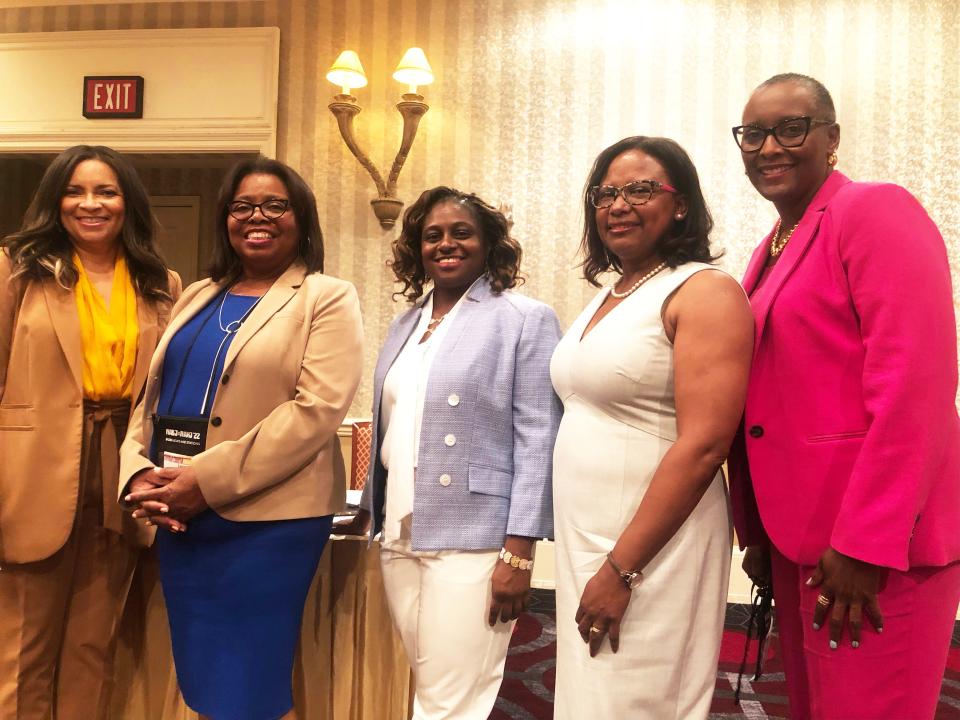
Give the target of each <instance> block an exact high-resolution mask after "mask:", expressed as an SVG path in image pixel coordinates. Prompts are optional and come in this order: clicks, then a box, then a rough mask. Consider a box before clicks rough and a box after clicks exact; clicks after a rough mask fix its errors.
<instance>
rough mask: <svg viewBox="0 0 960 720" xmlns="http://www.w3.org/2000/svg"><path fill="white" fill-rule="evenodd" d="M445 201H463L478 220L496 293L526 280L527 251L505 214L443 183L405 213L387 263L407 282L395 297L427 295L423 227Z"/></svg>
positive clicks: (423, 195) (414, 297) (485, 266)
mask: <svg viewBox="0 0 960 720" xmlns="http://www.w3.org/2000/svg"><path fill="white" fill-rule="evenodd" d="M443 202H455V203H459V204H460V205H462V206H463V207H465V208H467V209H468V210H469V211H470V214H471V215H472V216H473V219H474V222H476V223H477V229H478V230H479V232H480V239H481V240H482V242H483V246H484V250H485V252H486V260H485V263H484V268H485V269H484V273H485V274H486V276H487V278H488V279H489V281H490V288H491V289H492V290H493V292H495V293H500V292H503V291H504V290H506V289H508V288H512V287H515V286H516V285H518V284H520V283H522V282H523V277H522V276H521V275H520V260H521V259H522V257H523V250H522V249H521V248H520V243H518V242H517V241H516V240H514V239H513V238H512V237H510V223H509V222H508V221H507V218H506V217H505V216H504V214H503V213H502V212H500V211H499V210H497V209H496V208H495V207H493V206H492V205H490V204H488V203H486V202H484V201H483V200H481V199H480V198H479V197H477V196H476V195H474V194H473V193H465V192H462V191H460V190H456V189H454V188H451V187H446V186H444V185H440V186H438V187H435V188H431V189H430V190H425V191H424V192H423V193H421V195H420V197H419V198H417V201H416V202H415V203H414V204H413V205H411V206H410V207H408V208H407V210H406V212H404V214H403V229H402V230H401V231H400V237H398V238H397V239H396V240H394V242H393V246H392V248H391V249H392V250H393V260H391V261H388V262H387V265H389V266H390V268H391V269H392V270H393V274H394V275H396V277H397V282H399V283H402V284H403V289H402V290H400V291H399V292H395V293H394V294H393V296H394V297H396V296H397V295H403V296H404V297H406V298H407V299H408V300H409V301H410V302H416V301H417V299H418V298H420V296H422V295H423V286H424V284H426V283H427V282H428V281H429V278H427V274H426V271H425V270H424V268H423V256H422V255H421V252H420V240H421V238H422V236H423V226H424V223H425V222H426V220H427V216H428V215H429V214H430V211H431V210H433V208H434V207H436V206H437V205H439V204H440V203H443Z"/></svg>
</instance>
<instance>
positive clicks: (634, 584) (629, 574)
mask: <svg viewBox="0 0 960 720" xmlns="http://www.w3.org/2000/svg"><path fill="white" fill-rule="evenodd" d="M607 562H608V563H610V567H612V568H613V569H614V570H615V571H616V573H617V575H619V576H620V579H621V580H623V582H624V584H625V585H626V586H627V588H628V589H629V590H636V589H637V588H638V587H640V583H642V582H643V573H642V572H640V571H639V570H633V571H630V570H624V569H623V568H622V567H620V566H619V565H617V563H616V561H615V560H614V559H613V553H612V552H608V553H607Z"/></svg>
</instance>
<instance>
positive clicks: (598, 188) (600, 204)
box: [588, 180, 677, 210]
mask: <svg viewBox="0 0 960 720" xmlns="http://www.w3.org/2000/svg"><path fill="white" fill-rule="evenodd" d="M658 191H659V192H671V193H675V192H677V189H676V188H675V187H673V186H672V185H667V184H666V183H663V182H660V181H659V180H634V181H633V182H628V183H627V184H626V185H621V186H620V187H614V186H613V185H594V186H593V187H592V188H590V191H589V193H588V197H589V199H590V204H591V205H593V206H594V207H595V208H597V209H598V210H599V209H602V208H608V207H610V206H611V205H613V203H615V202H616V201H617V195H622V196H623V199H624V201H625V202H627V203H629V204H630V205H644V204H646V203H648V202H650V198H652V197H653V195H654V193H656V192H658Z"/></svg>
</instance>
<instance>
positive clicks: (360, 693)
mask: <svg viewBox="0 0 960 720" xmlns="http://www.w3.org/2000/svg"><path fill="white" fill-rule="evenodd" d="M115 679H116V685H115V690H114V693H113V703H112V712H111V717H112V718H113V720H145V719H149V720H195V719H196V718H197V715H196V713H194V712H192V711H191V710H190V709H189V708H188V707H187V706H186V705H185V704H184V702H183V699H182V698H181V697H180V691H179V690H178V688H177V680H176V674H175V672H174V667H173V657H172V654H171V650H170V633H169V629H168V627H167V616H166V609H165V607H164V603H163V595H162V592H161V590H160V583H159V578H158V569H157V561H156V557H155V556H154V553H153V551H152V550H150V551H146V552H144V553H143V555H142V557H141V561H140V564H139V567H138V569H137V573H136V575H135V576H134V579H133V585H132V587H131V589H130V596H129V599H128V601H127V607H126V611H125V613H124V617H123V622H122V625H121V628H120V637H119V640H118V648H117V661H116V678H115ZM293 696H294V702H295V706H296V710H297V713H298V718H299V720H403V719H404V718H407V717H409V710H410V703H411V700H412V697H413V693H412V690H411V675H410V666H409V665H408V663H407V659H406V656H405V654H404V651H403V646H402V644H401V643H400V639H399V637H398V636H397V634H396V631H395V630H394V627H393V622H392V621H391V619H390V613H389V611H388V610H387V605H386V600H385V598H384V594H383V581H382V579H381V577H380V546H379V545H377V544H374V545H373V546H372V547H368V546H367V540H366V538H349V537H347V538H338V537H336V536H334V537H331V540H330V542H329V543H328V545H327V547H326V549H325V550H324V553H323V557H322V558H321V560H320V566H319V568H318V569H317V574H316V576H315V577H314V579H313V584H312V585H311V587H310V592H309V594H308V596H307V602H306V605H305V607H304V614H303V625H302V627H301V631H300V648H299V650H298V652H297V658H296V661H295V663H294V676H293Z"/></svg>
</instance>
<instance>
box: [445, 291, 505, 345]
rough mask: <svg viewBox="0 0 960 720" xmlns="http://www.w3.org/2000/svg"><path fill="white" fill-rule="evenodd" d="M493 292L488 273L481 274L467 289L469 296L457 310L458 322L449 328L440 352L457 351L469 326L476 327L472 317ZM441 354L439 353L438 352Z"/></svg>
mask: <svg viewBox="0 0 960 720" xmlns="http://www.w3.org/2000/svg"><path fill="white" fill-rule="evenodd" d="M492 295H493V292H492V291H491V290H490V280H489V278H487V276H486V275H482V276H480V277H479V278H478V279H477V280H475V281H474V283H473V285H471V286H470V287H469V288H468V289H467V296H466V297H465V298H464V299H463V305H461V306H460V309H459V310H458V311H457V322H455V323H454V324H453V327H451V328H450V329H449V330H447V337H446V338H444V341H443V346H442V347H441V348H440V350H439V352H440V353H443V354H444V355H445V356H446V355H453V354H455V352H456V347H457V343H459V342H460V338H461V337H463V334H464V332H466V329H467V328H468V327H475V326H474V324H473V322H472V321H471V317H472V316H473V314H474V313H475V312H478V311H479V310H480V306H481V305H482V304H483V303H484V302H485V301H487V300H489V299H490V298H491V296H492ZM438 354H439V353H438Z"/></svg>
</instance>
